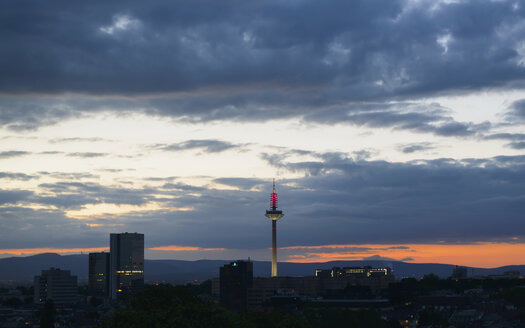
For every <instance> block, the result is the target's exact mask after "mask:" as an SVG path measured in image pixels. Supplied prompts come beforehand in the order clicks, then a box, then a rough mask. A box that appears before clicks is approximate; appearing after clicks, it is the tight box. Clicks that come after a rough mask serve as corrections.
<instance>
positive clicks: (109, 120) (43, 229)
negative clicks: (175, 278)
mask: <svg viewBox="0 0 525 328" xmlns="http://www.w3.org/2000/svg"><path fill="white" fill-rule="evenodd" d="M0 26H1V28H0V39H1V41H2V47H1V48H0V72H1V74H0V257H10V256H26V255H31V254H37V253H43V252H56V253H60V254H71V253H79V252H90V251H102V250H107V248H108V246H109V233H115V232H124V231H128V232H141V233H144V234H145V247H146V258H150V259H183V260H197V259H240V258H248V257H250V258H251V259H255V260H270V258H271V251H270V247H271V224H270V222H269V220H268V219H267V218H265V217H264V213H265V210H266V209H267V208H268V207H269V200H270V193H271V188H272V179H273V178H275V179H276V184H277V192H278V194H279V208H280V209H281V210H283V212H284V214H285V216H284V217H283V218H282V219H281V220H279V222H278V247H279V251H278V255H279V260H280V261H295V262H318V261H329V260H353V259H356V260H361V259H375V260H380V261H384V262H388V261H394V260H403V261H407V262H412V263H429V262H434V263H448V264H458V265H470V266H478V267H496V266H502V265H510V264H525V223H524V222H523V221H524V219H525V215H524V213H525V2H524V1H516V0H511V1H505V0H498V1H474V0H471V1H468V0H467V1H461V0H458V1H434V0H432V1H430V0H429V1H426V0H384V1H376V0H356V1H342V0H325V1H317V0H286V1H281V0H280V1H277V0H261V1H241V0H224V1H209V0H206V1H205V0H180V1H157V0H153V1H148V2H144V1H137V0H126V1H111V2H107V1H100V0H94V1H71V0H57V1H34V0H31V1H29V0H20V1H4V2H1V3H0Z"/></svg>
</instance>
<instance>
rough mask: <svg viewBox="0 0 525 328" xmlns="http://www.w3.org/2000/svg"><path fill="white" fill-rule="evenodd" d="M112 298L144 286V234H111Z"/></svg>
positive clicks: (128, 293)
mask: <svg viewBox="0 0 525 328" xmlns="http://www.w3.org/2000/svg"><path fill="white" fill-rule="evenodd" d="M109 247H110V249H109V252H110V272H111V280H110V292H111V298H112V299H117V298H118V295H130V294H134V293H136V292H138V291H140V290H142V289H143V288H144V234H142V233H128V232H125V233H112V234H110V246H109Z"/></svg>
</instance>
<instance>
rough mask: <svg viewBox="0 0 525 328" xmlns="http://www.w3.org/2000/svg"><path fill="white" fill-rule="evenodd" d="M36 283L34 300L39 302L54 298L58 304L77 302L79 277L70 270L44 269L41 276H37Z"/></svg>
mask: <svg viewBox="0 0 525 328" xmlns="http://www.w3.org/2000/svg"><path fill="white" fill-rule="evenodd" d="M34 283H35V285H34V288H35V293H34V302H35V303H37V304H38V303H45V302H46V301H47V300H53V302H54V303H55V304H57V305H61V304H72V303H76V302H77V294H78V287H77V286H78V285H77V277H76V276H72V275H71V272H70V271H69V270H60V269H56V268H50V269H49V270H42V273H41V274H40V276H35V279H34Z"/></svg>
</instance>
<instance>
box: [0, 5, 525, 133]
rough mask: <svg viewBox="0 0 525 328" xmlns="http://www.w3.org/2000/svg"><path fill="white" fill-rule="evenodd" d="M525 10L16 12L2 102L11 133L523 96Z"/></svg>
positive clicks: (420, 122) (8, 33) (401, 122)
mask: <svg viewBox="0 0 525 328" xmlns="http://www.w3.org/2000/svg"><path fill="white" fill-rule="evenodd" d="M522 7H524V6H518V7H515V6H514V2H511V1H490V2H489V1H484V2H480V1H474V0H472V1H461V2H458V3H439V4H436V3H434V2H432V3H431V4H430V3H428V2H407V1H401V0H392V1H370V0H361V1H351V2H345V1H338V0H329V1H322V2H319V1H314V0H303V1H293V2H282V1H275V0H271V1H270V0H267V1H260V2H257V3H252V2H245V1H238V0H229V1H221V2H209V1H193V0H191V1H190V0H184V1H176V2H170V3H166V2H164V1H153V2H151V1H150V2H148V3H147V4H145V3H143V2H141V1H116V2H106V1H90V2H84V3H78V2H69V1H65V0H63V1H58V2H46V1H44V2H37V1H16V2H4V3H2V4H0V13H1V14H0V15H1V16H0V21H1V22H2V23H1V24H2V28H1V31H2V32H1V35H2V40H3V45H4V47H3V51H2V52H0V70H1V71H2V76H1V77H0V92H2V93H3V94H4V95H8V96H6V97H4V98H3V99H2V100H1V101H0V124H2V125H3V126H5V127H8V128H10V129H14V130H28V129H34V128H36V127H38V126H41V125H48V124H54V123H56V122H57V121H60V120H63V119H68V118H72V117H81V116H83V115H86V114H89V113H94V112H98V111H114V112H137V111H139V112H146V113H149V114H152V115H161V116H166V117H170V118H175V119H183V120H188V121H208V120H225V119H229V120H243V121H245V120H258V121H261V120H270V119H275V118H283V117H291V116H302V115H307V116H308V115H309V114H315V113H316V112H317V111H318V110H319V109H321V110H329V109H332V108H335V107H337V108H347V109H348V108H353V107H357V105H358V104H362V103H366V102H371V101H372V102H382V101H386V102H388V101H391V100H396V101H398V100H402V99H414V98H418V97H424V96H428V95H435V94H444V93H458V92H459V93H462V92H470V91H476V90H481V89H483V88H486V87H497V88H506V87H509V86H511V87H523V82H524V78H525V65H523V62H524V59H523V55H522V54H521V53H520V51H519V47H520V44H522V42H523V35H525V30H524V29H525V27H524V25H523V24H522V22H523V20H524V17H525V9H524V8H522ZM26 94H31V95H32V97H33V98H32V100H31V99H29V100H28V99H25V98H24V97H25V96H26ZM43 94H45V95H46V96H42V95H43ZM68 94H69V96H68ZM71 94H74V95H75V97H72V96H70V95H71ZM79 94H81V95H83V96H78V95H79ZM101 95H104V97H99V96H101ZM518 105H519V104H517V105H516V106H518ZM516 108H518V109H517V113H518V114H519V113H521V112H520V110H519V108H521V107H519V106H518V107H516ZM350 112H351V114H355V115H353V116H352V115H350V119H352V120H354V121H356V122H366V123H361V124H370V125H374V124H378V125H381V123H380V121H381V120H383V121H384V120H386V122H389V123H386V124H390V125H387V126H394V127H396V128H410V129H413V130H414V131H418V132H431V133H435V134H438V135H443V136H466V135H472V134H475V133H476V132H477V131H478V130H479V129H480V128H481V127H480V126H477V125H475V124H471V123H468V122H465V123H464V122H446V121H440V122H435V121H434V120H433V119H432V118H431V117H430V118H429V117H428V114H426V113H423V114H421V115H419V116H418V115H417V114H418V112H419V111H416V112H415V113H406V112H403V113H397V114H398V115H397V116H396V115H395V114H396V113H382V114H379V116H381V117H376V116H378V114H371V116H370V115H369V116H367V115H366V113H353V112H352V111H350ZM395 112H397V110H396V111H395ZM324 114H325V115H330V113H329V112H324ZM308 118H309V119H310V120H313V119H314V118H315V119H317V120H320V121H323V117H322V116H319V115H312V116H308ZM325 121H326V120H325ZM347 121H348V119H347ZM434 123H439V124H434ZM411 126H413V127H411Z"/></svg>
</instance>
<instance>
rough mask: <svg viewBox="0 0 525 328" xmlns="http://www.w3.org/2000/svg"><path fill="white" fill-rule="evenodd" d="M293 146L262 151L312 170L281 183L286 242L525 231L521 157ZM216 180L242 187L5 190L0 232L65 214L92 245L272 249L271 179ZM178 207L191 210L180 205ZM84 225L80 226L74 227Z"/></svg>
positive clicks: (68, 185)
mask: <svg viewBox="0 0 525 328" xmlns="http://www.w3.org/2000/svg"><path fill="white" fill-rule="evenodd" d="M291 153H292V152H290V153H288V154H285V155H279V156H277V155H268V156H266V157H265V158H266V159H268V161H269V162H270V163H271V164H272V165H275V166H279V167H280V168H281V169H286V170H292V171H296V172H305V173H307V174H306V175H305V177H304V178H298V179H287V180H278V181H277V183H278V185H277V188H278V190H277V191H278V193H279V196H280V207H281V208H282V209H283V210H284V212H285V214H286V216H285V217H284V218H283V219H282V220H281V221H280V222H279V236H280V237H279V238H280V245H281V246H293V245H326V244H359V243H418V242H423V243H427V242H430V243H433V242H438V241H446V242H452V243H457V242H464V243H469V242H475V241H511V238H512V237H521V238H523V237H525V236H524V235H523V234H522V233H521V232H520V231H521V230H522V229H521V227H522V226H523V224H522V220H523V213H524V211H525V193H524V191H523V185H522V184H523V183H522V182H523V181H525V156H500V157H495V158H490V159H465V160H461V161H457V160H452V159H447V158H443V159H437V160H429V161H417V162H413V163H391V162H382V161H365V160H354V159H352V158H349V157H346V155H344V154H339V153H323V154H315V153H309V155H310V156H314V158H316V159H317V161H308V162H300V161H299V162H297V161H294V162H293V163H289V162H288V161H287V157H288V156H289V155H290V154H291ZM296 153H302V152H296ZM168 180H173V178H169V179H168ZM156 182H159V181H156ZM213 182H215V183H220V184H223V185H230V186H233V187H237V188H239V190H220V189H213V188H208V187H198V186H191V185H187V184H184V183H180V182H177V181H176V178H175V181H173V182H170V183H165V184H163V185H161V186H159V187H145V188H140V189H136V188H122V187H112V186H103V185H99V184H97V183H91V182H90V183H87V182H86V183H79V182H57V183H52V184H50V183H46V184H41V185H40V189H41V190H42V191H41V193H39V194H35V193H33V192H30V191H24V190H3V191H1V192H0V203H2V204H3V205H4V206H3V209H2V210H1V211H0V223H1V225H2V226H4V227H5V228H4V229H3V230H2V231H1V232H0V236H1V237H2V238H0V240H1V242H0V248H5V247H12V246H11V243H10V242H13V243H14V242H15V241H14V240H12V239H13V238H15V236H17V233H16V231H17V230H16V229H17V228H16V227H17V226H25V227H26V229H28V230H31V229H33V230H35V229H37V227H38V225H39V224H43V223H44V221H41V220H40V221H39V220H37V219H38V215H39V214H38V213H40V212H41V211H43V212H45V213H47V214H45V217H50V216H51V214H50V213H51V212H52V213H59V214H57V215H55V218H53V219H52V220H51V221H52V222H55V221H60V222H62V223H61V224H63V225H64V226H67V228H68V229H72V232H71V234H73V235H78V236H81V237H82V238H84V240H86V241H87V240H89V239H90V238H91V240H93V242H95V241H96V240H98V239H97V238H100V235H103V236H106V234H107V233H108V232H112V231H113V232H114V231H115V229H116V230H118V231H142V232H145V233H146V234H147V235H148V242H149V243H150V244H149V245H150V246H160V245H168V244H176V245H193V246H200V247H227V248H245V249H249V248H263V247H267V246H268V238H267V237H268V236H269V231H270V230H269V229H270V226H269V223H268V221H267V219H266V218H265V217H264V210H265V209H266V208H267V206H268V205H269V197H268V196H269V193H270V192H271V181H265V180H260V179H254V178H219V179H216V180H215V181H213ZM149 202H162V203H164V204H165V206H166V208H165V209H161V210H153V209H152V210H151V211H148V212H143V213H128V214H124V215H116V214H115V215H109V216H108V215H99V216H94V217H93V218H92V219H91V220H89V221H82V222H88V223H95V224H101V226H100V227H90V228H89V229H88V230H86V229H87V228H86V227H85V226H83V225H82V223H79V222H78V221H77V220H73V219H67V218H63V214H61V213H62V211H64V210H68V209H79V208H81V207H82V206H84V205H86V204H102V203H109V204H131V205H141V204H147V203H149ZM29 203H31V204H35V203H36V204H44V205H53V206H55V208H57V210H53V211H51V212H50V211H45V210H34V211H33V212H31V213H32V214H31V215H30V216H29V217H26V216H24V215H26V214H27V213H26V212H27V210H24V209H23V207H22V206H24V204H29ZM180 208H191V209H192V211H179V210H176V209H180ZM170 209H174V211H171V210H170ZM9 222H14V223H15V224H13V225H12V226H11V225H10V224H9ZM116 224H117V225H116ZM78 225H81V226H83V228H82V229H77V230H75V229H76V228H74V227H77V226H78ZM40 229H41V231H47V230H46V229H48V228H47V227H46V226H43V227H41V228H40ZM50 229H51V228H50ZM266 232H268V233H266ZM85 234H87V235H85ZM40 235H42V236H44V235H45V234H38V235H35V236H34V238H33V240H32V242H34V243H37V240H36V239H38V238H39V237H38V236H40ZM86 236H88V237H86ZM97 236H99V237H97ZM70 237H71V236H68V238H69V239H68V240H65V239H64V238H61V237H60V236H57V237H56V239H54V240H53V242H54V243H55V246H57V247H58V246H60V247H66V246H68V247H72V246H74V245H75V243H74V242H72V241H71V240H72V239H71V238H70ZM16 238H18V237H16ZM42 241H43V240H42ZM16 244H20V243H19V242H17V243H16Z"/></svg>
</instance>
